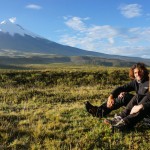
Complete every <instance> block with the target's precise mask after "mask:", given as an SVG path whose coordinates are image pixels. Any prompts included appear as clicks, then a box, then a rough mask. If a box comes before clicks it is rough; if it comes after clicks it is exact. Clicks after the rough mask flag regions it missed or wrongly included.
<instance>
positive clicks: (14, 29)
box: [0, 20, 40, 37]
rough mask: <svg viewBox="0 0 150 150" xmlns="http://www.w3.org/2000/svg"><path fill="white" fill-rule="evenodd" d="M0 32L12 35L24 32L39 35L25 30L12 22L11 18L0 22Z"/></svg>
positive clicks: (33, 35)
mask: <svg viewBox="0 0 150 150" xmlns="http://www.w3.org/2000/svg"><path fill="white" fill-rule="evenodd" d="M0 32H3V33H9V34H10V35H12V36H14V35H15V34H19V35H22V36H24V35H25V34H26V35H30V36H32V37H40V36H38V35H36V34H34V33H32V32H30V31H27V30H25V29H24V28H23V27H21V26H20V25H18V24H15V23H13V22H12V21H11V20H7V21H6V20H4V21H2V22H1V23H0Z"/></svg>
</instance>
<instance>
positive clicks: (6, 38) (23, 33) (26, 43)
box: [0, 20, 137, 60]
mask: <svg viewBox="0 0 150 150" xmlns="http://www.w3.org/2000/svg"><path fill="white" fill-rule="evenodd" d="M25 53H28V55H30V54H31V55H32V54H33V53H39V54H46V55H47V54H51V55H59V56H60V55H62V56H96V57H103V58H113V59H114V58H115V59H124V60H131V59H136V60H137V58H130V57H124V56H117V55H108V54H104V53H98V52H92V51H86V50H82V49H79V48H75V47H70V46H66V45H61V44H58V43H56V42H53V41H50V40H48V39H46V38H44V37H41V36H39V35H37V34H34V33H32V32H30V31H28V30H26V29H24V28H23V27H22V26H20V25H18V24H15V23H14V22H13V21H11V20H8V21H2V22H0V56H9V57H11V56H12V57H14V56H17V57H18V56H20V55H22V54H25Z"/></svg>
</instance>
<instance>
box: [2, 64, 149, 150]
mask: <svg viewBox="0 0 150 150" xmlns="http://www.w3.org/2000/svg"><path fill="white" fill-rule="evenodd" d="M46 69H47V68H46ZM127 72H128V70H127V71H126V70H125V69H120V68H103V67H98V68H97V67H91V68H90V69H89V68H87V67H78V66H75V67H71V66H69V67H67V66H63V67H62V68H61V69H59V68H57V67H56V69H55V70H54V66H53V67H52V69H50V68H49V69H47V70H41V71H40V70H38V71H32V70H30V71H16V70H10V71H1V75H0V79H1V81H2V84H1V85H0V149H25V150H26V149H33V150H35V149H50V150H53V149H54V150H57V149H61V150H63V149H64V150H66V149H70V150H78V149H83V150H84V149H86V150H88V149H89V150H91V149H144V150H145V149H149V137H150V131H149V129H146V128H145V127H143V126H141V127H140V126H137V127H136V129H135V131H131V132H129V133H119V132H115V133H114V134H113V133H112V132H111V129H110V128H109V127H108V126H106V125H105V124H103V123H102V122H103V120H102V119H98V118H94V117H92V116H90V115H89V114H88V113H87V112H86V110H85V107H84V102H85V101H87V100H88V101H90V102H91V103H93V104H94V105H100V104H101V103H103V102H104V101H106V100H107V97H108V95H109V93H110V91H111V90H112V89H114V87H115V86H118V85H120V84H123V83H125V82H127V81H128V80H127V79H128V78H127V75H126V74H127ZM61 73H62V74H61ZM106 75H107V76H106ZM112 76H113V78H112ZM53 80H54V81H53ZM122 80H123V81H122ZM55 83H56V84H55ZM118 111H119V110H117V111H114V112H112V113H111V115H110V117H111V116H113V115H114V114H115V113H116V112H118Z"/></svg>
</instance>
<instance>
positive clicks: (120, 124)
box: [112, 119, 129, 132]
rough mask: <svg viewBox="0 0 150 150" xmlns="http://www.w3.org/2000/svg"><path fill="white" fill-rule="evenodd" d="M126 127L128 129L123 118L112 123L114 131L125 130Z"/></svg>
mask: <svg viewBox="0 0 150 150" xmlns="http://www.w3.org/2000/svg"><path fill="white" fill-rule="evenodd" d="M127 129H129V128H128V126H127V124H126V123H125V121H124V120H123V119H121V120H120V121H119V122H118V123H116V124H114V125H112V132H114V131H116V130H117V131H125V130H127Z"/></svg>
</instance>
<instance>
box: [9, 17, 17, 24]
mask: <svg viewBox="0 0 150 150" xmlns="http://www.w3.org/2000/svg"><path fill="white" fill-rule="evenodd" d="M16 20H17V19H16V17H12V18H9V21H10V22H12V23H15V22H16Z"/></svg>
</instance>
